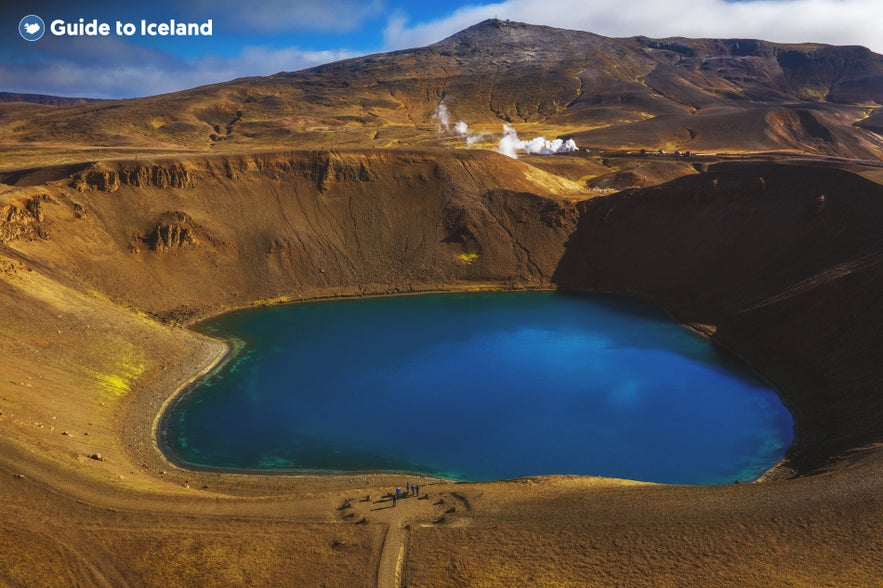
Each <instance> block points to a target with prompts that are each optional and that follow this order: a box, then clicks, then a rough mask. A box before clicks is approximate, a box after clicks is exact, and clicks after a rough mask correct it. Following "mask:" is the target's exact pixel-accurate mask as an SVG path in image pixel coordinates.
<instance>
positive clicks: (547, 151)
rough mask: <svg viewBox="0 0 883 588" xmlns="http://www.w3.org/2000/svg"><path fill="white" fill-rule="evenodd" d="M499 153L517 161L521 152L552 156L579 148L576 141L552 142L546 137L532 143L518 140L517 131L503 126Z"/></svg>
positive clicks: (560, 140) (556, 140) (498, 148)
mask: <svg viewBox="0 0 883 588" xmlns="http://www.w3.org/2000/svg"><path fill="white" fill-rule="evenodd" d="M497 151H499V152H500V153H502V154H503V155H506V156H508V157H511V158H513V159H517V158H518V152H519V151H521V152H524V153H527V154H535V155H552V154H554V153H571V152H574V151H579V147H577V146H576V141H574V140H573V139H567V140H566V141H565V140H564V139H554V140H552V141H550V140H548V139H546V138H545V137H537V138H535V139H531V140H530V141H523V140H521V139H519V138H518V133H516V132H515V129H513V128H512V127H510V126H509V125H503V138H502V139H500V144H499V146H498V147H497Z"/></svg>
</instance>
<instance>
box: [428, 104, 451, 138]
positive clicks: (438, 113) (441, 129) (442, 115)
mask: <svg viewBox="0 0 883 588" xmlns="http://www.w3.org/2000/svg"><path fill="white" fill-rule="evenodd" d="M432 118H433V119H435V120H437V121H438V126H437V127H436V130H437V131H438V134H439V135H441V134H442V133H449V132H451V115H450V114H448V107H447V106H446V105H445V99H444V98H442V100H441V102H439V103H438V106H436V107H435V113H433V115H432Z"/></svg>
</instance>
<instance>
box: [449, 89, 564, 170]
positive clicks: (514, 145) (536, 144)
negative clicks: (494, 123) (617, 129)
mask: <svg viewBox="0 0 883 588" xmlns="http://www.w3.org/2000/svg"><path fill="white" fill-rule="evenodd" d="M445 100H447V97H445V98H442V100H441V102H439V103H438V106H436V108H435V113H433V115H432V118H433V120H435V121H437V126H436V129H437V130H438V133H439V134H440V135H456V136H458V137H465V138H466V144H467V145H469V146H470V147H471V146H472V144H473V143H475V142H476V141H479V140H482V139H485V138H487V137H489V136H492V135H485V134H479V133H473V132H472V131H470V130H469V125H468V124H466V123H465V122H464V121H462V120H460V121H457V122H456V123H454V124H453V126H452V125H451V114H450V112H449V111H448V107H447V105H446V104H445ZM497 151H498V152H499V153H502V154H503V155H506V156H509V157H512V158H514V159H517V158H518V153H519V152H521V153H526V154H529V155H553V154H555V153H571V152H574V151H579V148H578V147H577V146H576V142H575V141H574V140H573V139H567V140H566V141H565V140H564V139H553V140H551V141H550V140H549V139H546V138H545V137H537V138H535V139H531V140H529V141H523V140H521V139H519V138H518V133H516V132H515V129H513V128H512V127H510V126H509V125H503V138H502V139H500V143H499V145H498V147H497Z"/></svg>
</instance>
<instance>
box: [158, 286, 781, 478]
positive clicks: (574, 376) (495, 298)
mask: <svg viewBox="0 0 883 588" xmlns="http://www.w3.org/2000/svg"><path fill="white" fill-rule="evenodd" d="M201 328H202V330H204V331H205V332H207V333H210V334H212V335H214V336H218V337H222V338H227V339H235V340H239V341H240V345H242V348H241V349H240V351H239V352H238V353H237V355H236V356H235V357H234V358H233V359H232V360H231V361H230V362H228V363H227V364H226V365H225V366H224V368H223V369H221V370H219V371H218V372H216V373H215V374H213V375H211V376H210V377H208V378H207V379H205V380H204V381H202V382H201V383H199V384H198V385H196V386H195V387H194V388H192V389H191V390H190V391H189V392H188V393H187V394H185V395H184V396H183V397H182V398H181V399H180V400H179V401H178V402H176V403H175V404H174V405H173V406H172V407H171V409H170V410H169V412H168V413H167V414H166V415H165V417H164V419H163V421H162V425H161V431H160V436H161V443H162V445H163V447H164V449H165V450H166V451H167V453H169V455H170V456H171V457H172V458H173V459H174V460H176V461H178V462H181V463H184V464H188V465H191V466H198V467H207V468H222V469H230V468H232V469H245V470H267V469H270V470H275V469H283V470H290V469H295V470H334V471H379V470H389V471H411V472H422V473H430V474H438V475H443V476H447V477H452V478H457V479H464V480H493V479H505V478H512V477H517V476H526V475H538V474H587V475H600V476H611V477H622V478H631V479H638V480H646V481H653V482H667V483H687V484H716V483H731V482H733V481H735V480H740V481H747V480H751V479H754V478H756V477H757V476H759V475H760V474H762V473H763V472H764V471H765V470H767V469H768V468H769V467H771V466H772V465H774V464H775V463H776V462H777V461H778V460H779V459H781V458H782V456H783V455H784V453H785V450H786V449H787V447H788V446H789V445H790V444H791V441H792V421H791V416H790V414H789V413H788V412H787V410H786V409H785V408H784V407H783V406H782V404H781V402H780V401H779V398H778V396H777V395H776V394H775V392H774V391H773V390H771V389H770V388H769V387H768V386H767V385H765V384H764V383H763V382H762V381H760V380H758V379H757V378H756V377H755V376H753V375H752V374H751V373H750V372H749V371H748V370H747V369H745V367H744V366H743V365H741V364H740V363H739V362H737V361H735V360H734V359H733V358H731V357H729V356H727V355H726V354H724V353H722V352H721V351H720V350H718V349H717V348H715V347H713V346H712V345H710V344H709V343H707V342H706V341H705V340H703V339H701V338H700V337H697V336H696V335H694V334H692V333H690V332H689V331H687V330H685V329H683V328H682V327H680V326H678V325H677V324H675V323H673V322H671V320H670V319H668V318H667V317H666V316H665V315H664V314H662V313H660V312H658V311H656V310H654V309H652V308H648V307H646V306H644V305H641V304H637V303H635V302H632V301H627V300H623V299H620V298H613V297H588V296H575V295H563V294H557V293H552V292H524V293H490V294H444V295H425V296H411V297H399V298H375V299H362V300H347V301H335V302H318V303H308V304H297V305H291V306H277V307H271V308H263V309H255V310H248V311H242V312H236V313H232V314H228V315H225V316H222V317H220V318H218V319H215V320H212V321H211V322H208V323H205V324H203V325H202V327H201Z"/></svg>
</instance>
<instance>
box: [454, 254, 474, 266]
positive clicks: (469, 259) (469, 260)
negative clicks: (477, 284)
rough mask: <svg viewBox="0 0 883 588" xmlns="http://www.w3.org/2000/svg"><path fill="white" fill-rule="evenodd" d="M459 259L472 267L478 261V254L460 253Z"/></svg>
mask: <svg viewBox="0 0 883 588" xmlns="http://www.w3.org/2000/svg"><path fill="white" fill-rule="evenodd" d="M457 259H459V260H460V261H462V262H463V263H465V264H467V265H471V264H473V263H475V261H476V260H477V259H478V253H460V254H459V255H457Z"/></svg>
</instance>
